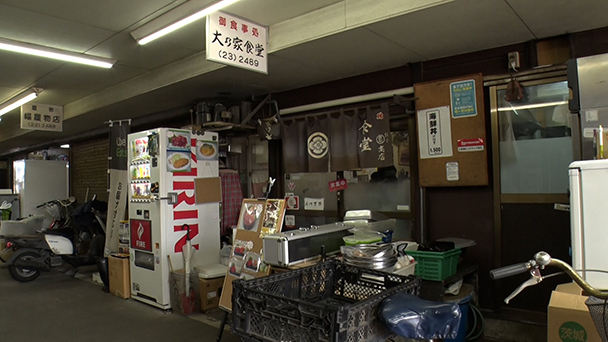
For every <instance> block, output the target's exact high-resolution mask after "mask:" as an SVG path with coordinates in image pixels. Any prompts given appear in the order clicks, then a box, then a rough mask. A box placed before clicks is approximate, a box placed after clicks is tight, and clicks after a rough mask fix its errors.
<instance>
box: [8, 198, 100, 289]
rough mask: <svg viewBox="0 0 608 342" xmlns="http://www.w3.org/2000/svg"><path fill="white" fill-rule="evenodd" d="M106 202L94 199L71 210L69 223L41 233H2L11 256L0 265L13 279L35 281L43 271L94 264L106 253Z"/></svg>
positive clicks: (74, 268)
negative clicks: (10, 250) (9, 234)
mask: <svg viewBox="0 0 608 342" xmlns="http://www.w3.org/2000/svg"><path fill="white" fill-rule="evenodd" d="M106 208H107V204H106V203H105V202H102V201H98V200H96V198H95V197H94V198H93V200H91V201H89V202H86V203H85V204H83V205H81V206H79V207H77V208H76V209H74V210H73V211H72V213H71V214H70V216H71V224H70V226H64V227H62V228H58V229H48V230H45V231H43V232H41V233H38V234H31V235H21V236H3V238H4V239H6V248H10V249H12V250H13V254H12V255H11V257H10V258H9V259H8V260H7V261H6V262H5V263H4V264H2V265H1V266H0V267H2V268H8V270H9V273H10V275H11V277H13V279H15V280H17V281H20V282H29V281H33V280H35V279H36V278H38V276H40V272H41V271H50V270H60V269H65V270H67V269H70V268H71V269H72V270H73V272H72V273H76V271H77V269H78V267H79V266H83V265H92V264H95V262H96V261H97V260H98V259H99V258H100V257H102V256H103V249H104V244H105V220H104V218H103V216H104V214H103V213H104V212H105V211H106V210H107V209H106ZM66 267H67V268H66Z"/></svg>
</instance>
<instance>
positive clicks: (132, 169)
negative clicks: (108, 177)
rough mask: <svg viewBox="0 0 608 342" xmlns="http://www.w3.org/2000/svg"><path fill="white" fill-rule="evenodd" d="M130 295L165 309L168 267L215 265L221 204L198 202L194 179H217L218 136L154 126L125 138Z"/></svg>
mask: <svg viewBox="0 0 608 342" xmlns="http://www.w3.org/2000/svg"><path fill="white" fill-rule="evenodd" d="M128 144H129V152H128V159H129V183H130V184H129V223H130V229H131V248H130V262H131V267H130V270H131V271H130V272H131V297H132V298H134V299H136V300H139V301H142V302H144V303H147V304H150V305H153V306H156V307H158V308H161V309H164V310H168V309H170V308H171V301H170V284H169V282H170V281H169V280H170V268H171V267H172V268H173V269H175V270H177V269H182V268H184V258H183V254H182V247H183V246H184V244H185V243H186V226H185V225H188V226H189V227H190V238H191V243H192V245H193V247H194V248H195V252H194V254H193V256H192V259H191V265H192V267H195V266H207V265H214V264H219V249H220V228H219V217H220V216H219V215H220V213H219V203H205V204H196V201H195V191H194V190H195V185H194V184H195V181H194V180H195V179H196V178H210V177H219V172H218V158H217V157H218V136H217V133H212V132H206V133H204V134H193V133H192V132H191V131H189V130H181V129H170V128H157V129H152V130H148V131H143V132H138V133H132V134H129V137H128Z"/></svg>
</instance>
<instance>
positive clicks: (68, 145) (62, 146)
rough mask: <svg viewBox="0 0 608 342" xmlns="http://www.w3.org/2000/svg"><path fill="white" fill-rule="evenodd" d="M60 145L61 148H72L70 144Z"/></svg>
mask: <svg viewBox="0 0 608 342" xmlns="http://www.w3.org/2000/svg"><path fill="white" fill-rule="evenodd" d="M59 147H61V148H70V144H63V145H61V146H59Z"/></svg>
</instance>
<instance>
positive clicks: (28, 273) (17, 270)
mask: <svg viewBox="0 0 608 342" xmlns="http://www.w3.org/2000/svg"><path fill="white" fill-rule="evenodd" d="M38 258H40V254H38V253H36V252H32V251H27V252H24V253H22V254H21V255H19V257H17V259H16V260H15V261H14V262H13V264H12V265H10V266H9V267H8V273H10V275H11V277H13V279H15V280H17V281H20V282H22V283H26V282H28V281H33V280H35V279H36V278H38V276H39V275H40V270H37V269H28V268H22V267H17V266H15V263H16V262H17V261H18V260H23V261H34V260H36V259H38Z"/></svg>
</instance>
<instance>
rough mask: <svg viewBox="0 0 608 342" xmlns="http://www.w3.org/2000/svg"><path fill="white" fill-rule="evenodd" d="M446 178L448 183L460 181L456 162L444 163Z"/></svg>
mask: <svg viewBox="0 0 608 342" xmlns="http://www.w3.org/2000/svg"><path fill="white" fill-rule="evenodd" d="M445 173H446V178H447V179H448V180H449V181H457V180H459V179H460V176H459V175H458V162H449V163H445Z"/></svg>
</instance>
